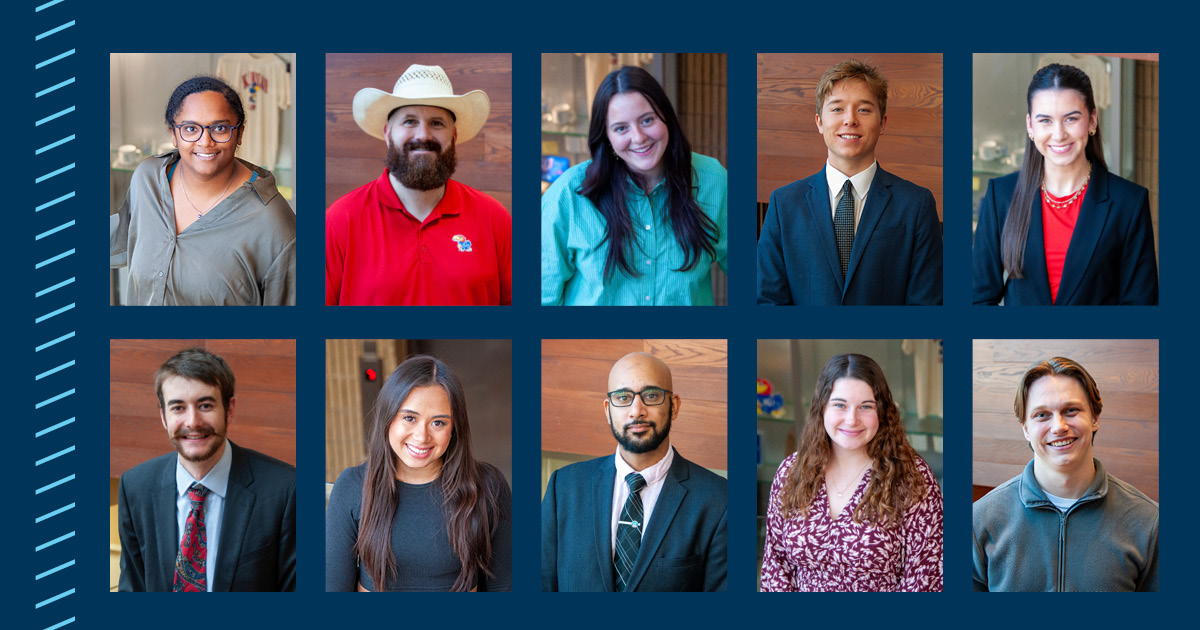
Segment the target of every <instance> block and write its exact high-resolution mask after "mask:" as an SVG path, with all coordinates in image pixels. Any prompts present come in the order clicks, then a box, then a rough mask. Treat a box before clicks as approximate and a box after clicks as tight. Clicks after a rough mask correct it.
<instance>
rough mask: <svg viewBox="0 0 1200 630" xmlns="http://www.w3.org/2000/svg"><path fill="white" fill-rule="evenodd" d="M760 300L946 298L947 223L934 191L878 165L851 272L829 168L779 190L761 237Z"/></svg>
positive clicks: (929, 301) (933, 301)
mask: <svg viewBox="0 0 1200 630" xmlns="http://www.w3.org/2000/svg"><path fill="white" fill-rule="evenodd" d="M827 168H828V167H827ZM758 303H759V304H760V305H784V304H803V305H809V306H826V305H833V306H836V305H865V304H891V305H902V304H924V305H938V304H941V303H942V229H941V224H940V223H939V222H938V215H937V204H935V203H934V200H933V194H932V193H930V192H929V191H928V190H926V189H924V188H921V187H920V186H917V185H916V184H914V183H912V182H909V181H906V180H903V179H900V178H899V177H896V176H895V175H892V174H891V173H889V172H887V171H885V170H883V168H882V167H880V168H879V169H878V170H876V171H875V179H874V180H872V182H871V189H870V191H868V193H867V203H866V206H865V207H864V208H863V211H862V216H861V217H859V220H858V227H857V228H856V229H855V231H854V245H853V247H852V248H851V250H850V266H849V268H848V269H847V270H846V278H845V280H843V279H842V265H841V262H839V260H838V252H837V241H836V239H835V236H834V233H833V213H832V210H831V206H830V201H829V183H828V181H827V180H826V179H825V170H824V169H821V172H819V173H817V174H816V175H813V176H811V177H808V178H806V179H802V180H800V181H798V182H792V183H791V184H788V185H787V186H784V187H783V188H780V189H778V190H776V191H775V192H773V193H771V204H770V206H769V207H768V208H767V216H766V219H765V221H764V222H763V226H762V235H761V236H760V237H759V239H758Z"/></svg>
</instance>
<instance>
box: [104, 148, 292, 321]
mask: <svg viewBox="0 0 1200 630" xmlns="http://www.w3.org/2000/svg"><path fill="white" fill-rule="evenodd" d="M178 160H179V152H178V151H172V152H170V153H164V154H162V155H156V156H154V157H150V158H146V159H145V160H143V161H142V163H141V164H139V165H138V167H137V169H136V170H135V171H134V172H133V180H132V181H131V182H130V184H129V194H128V195H127V196H126V197H125V203H124V204H122V205H121V209H120V210H119V211H118V212H117V214H114V215H112V216H111V217H109V227H108V233H109V258H110V260H109V262H110V265H111V266H112V267H124V266H125V265H129V293H128V295H127V296H126V300H125V303H126V304H130V305H139V306H163V305H165V306H174V305H210V306H211V305H238V306H241V305H264V304H265V305H282V304H288V305H294V304H295V303H296V214H295V213H294V212H292V208H291V206H289V205H288V202H287V200H286V199H284V198H283V195H280V194H279V190H278V189H276V188H275V177H274V176H273V175H271V172H270V171H267V170H265V169H263V168H260V167H258V166H255V165H253V164H251V163H249V162H246V161H245V160H239V161H240V162H241V163H242V164H244V165H245V166H246V168H249V169H250V170H251V171H253V172H254V173H256V174H257V175H258V177H257V178H256V179H254V181H250V182H246V183H245V184H242V185H241V186H240V187H238V188H237V189H235V190H234V191H233V193H231V194H230V195H229V196H228V197H226V198H225V199H223V200H221V201H220V202H219V203H217V205H216V206H214V207H213V208H212V209H211V210H209V211H208V212H207V213H205V215H204V216H203V217H201V218H199V219H197V220H196V222H195V223H193V224H191V225H189V226H188V227H187V229H186V230H184V231H183V232H181V233H179V234H176V233H175V203H174V201H173V200H172V198H171V185H170V182H168V181H167V171H168V169H169V168H170V167H171V165H172V164H174V163H176V162H177V161H178Z"/></svg>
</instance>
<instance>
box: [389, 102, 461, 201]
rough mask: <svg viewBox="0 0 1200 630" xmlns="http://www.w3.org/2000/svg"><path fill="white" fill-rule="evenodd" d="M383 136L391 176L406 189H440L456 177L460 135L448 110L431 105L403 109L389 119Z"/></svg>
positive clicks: (410, 106) (411, 106)
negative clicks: (457, 141)
mask: <svg viewBox="0 0 1200 630" xmlns="http://www.w3.org/2000/svg"><path fill="white" fill-rule="evenodd" d="M383 135H384V138H385V139H386V141H387V147H388V155H387V169H388V172H389V173H391V174H392V175H394V176H396V178H397V179H399V180H400V183H402V184H403V185H404V186H405V187H406V188H412V189H413V190H434V189H435V188H441V187H442V186H445V185H446V182H447V181H449V179H450V176H451V175H453V174H454V169H455V167H456V166H457V164H458V158H457V155H456V151H455V146H454V144H455V141H456V140H457V138H458V131H457V130H456V129H455V127H454V116H453V115H451V114H450V111H449V110H445V109H442V108H441V107H431V106H429V105H409V106H406V107H401V108H399V109H397V110H396V111H394V112H392V115H391V116H390V117H389V118H388V122H387V124H386V125H384V127H383Z"/></svg>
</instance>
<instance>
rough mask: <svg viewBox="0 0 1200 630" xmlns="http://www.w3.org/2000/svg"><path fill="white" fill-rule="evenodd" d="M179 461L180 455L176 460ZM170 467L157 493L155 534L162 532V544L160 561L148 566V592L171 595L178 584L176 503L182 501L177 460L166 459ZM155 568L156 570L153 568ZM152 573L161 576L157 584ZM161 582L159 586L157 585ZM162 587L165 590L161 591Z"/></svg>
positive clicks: (166, 469) (155, 495)
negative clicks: (176, 468) (173, 587)
mask: <svg viewBox="0 0 1200 630" xmlns="http://www.w3.org/2000/svg"><path fill="white" fill-rule="evenodd" d="M176 457H178V455H177V456H176ZM164 461H165V462H166V463H167V465H165V466H163V469H164V470H163V471H162V474H161V475H160V476H159V478H160V479H161V484H160V485H159V486H158V489H157V490H155V492H154V503H153V505H154V531H155V532H161V535H159V536H158V540H157V541H156V542H155V549H157V553H158V556H159V557H158V559H157V561H154V560H153V559H150V561H148V562H147V563H146V566H147V567H148V568H147V570H146V588H147V590H151V591H156V590H166V591H170V590H171V588H172V586H173V585H174V583H175V561H176V560H177V559H178V558H179V537H180V536H181V534H180V532H179V520H178V515H179V508H178V507H177V506H176V503H175V502H176V500H177V499H178V498H179V491H178V490H177V489H176V487H175V466H176V465H177V461H178V460H177V459H176V458H174V457H167V458H164ZM149 567H153V568H149ZM150 571H155V572H156V573H157V574H158V576H157V580H155V579H154V578H153V577H151V576H150ZM156 581H157V582H158V584H156V583H155V582H156ZM159 584H161V585H162V587H161V588H160V587H159Z"/></svg>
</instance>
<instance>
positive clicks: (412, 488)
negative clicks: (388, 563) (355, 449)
mask: <svg viewBox="0 0 1200 630" xmlns="http://www.w3.org/2000/svg"><path fill="white" fill-rule="evenodd" d="M480 466H481V467H482V468H483V470H482V472H483V486H484V488H483V491H485V492H486V491H488V489H489V488H491V489H492V491H494V492H496V493H497V497H496V500H497V502H498V503H499V506H500V510H501V512H502V515H500V516H497V517H496V523H497V528H496V533H495V535H494V536H493V537H492V561H491V562H490V563H489V564H488V569H489V570H490V571H491V573H492V576H491V577H488V576H487V575H480V576H479V584H478V589H479V590H480V591H481V592H482V591H511V590H512V519H511V518H509V516H508V515H509V514H511V509H512V492H511V491H510V490H509V488H508V484H507V483H506V482H505V481H504V476H503V475H502V474H501V473H500V471H499V470H496V468H495V467H494V466H491V465H490V464H480ZM366 470H367V465H366V464H360V465H358V466H354V467H353V468H347V469H346V470H345V471H343V472H342V474H341V475H340V476H338V480H337V482H336V483H334V484H333V491H332V492H331V493H330V495H329V506H328V507H327V508H326V509H325V590H326V591H353V590H356V588H357V585H358V583H361V584H362V585H363V587H364V588H366V589H367V590H370V591H374V590H375V585H374V583H373V582H372V581H371V578H370V577H368V576H367V573H366V571H365V569H364V568H363V567H362V566H361V565H360V564H359V562H358V558H357V557H356V556H355V553H354V546H355V544H357V542H358V526H359V518H360V516H361V514H362V486H363V478H364V477H365V475H366ZM396 486H397V491H398V492H399V493H400V496H399V501H398V502H397V505H396V515H395V517H394V518H393V519H392V544H391V547H392V554H394V555H395V557H396V566H397V567H398V571H397V573H396V574H394V575H390V576H388V580H387V590H389V591H449V590H450V589H451V588H453V587H454V580H455V579H456V578H457V577H458V571H459V569H460V568H461V567H462V563H461V562H459V560H458V556H457V555H456V554H455V553H454V550H453V549H452V548H451V547H450V535H449V532H448V530H447V529H446V510H445V507H444V505H443V503H444V502H445V494H444V493H443V492H442V484H441V483H440V480H438V481H433V482H431V483H426V484H420V485H413V484H408V483H403V482H401V481H397V482H396Z"/></svg>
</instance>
